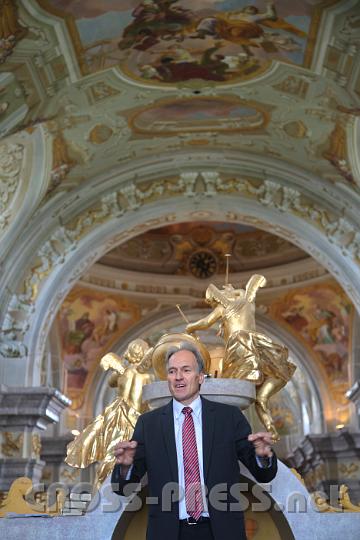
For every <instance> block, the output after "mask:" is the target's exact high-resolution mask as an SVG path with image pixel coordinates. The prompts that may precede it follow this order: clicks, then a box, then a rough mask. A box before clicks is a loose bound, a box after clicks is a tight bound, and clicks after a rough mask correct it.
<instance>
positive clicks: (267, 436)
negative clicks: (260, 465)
mask: <svg viewBox="0 0 360 540" xmlns="http://www.w3.org/2000/svg"><path fill="white" fill-rule="evenodd" d="M248 440H249V441H250V442H252V443H253V445H254V447H255V454H256V455H257V456H258V457H265V458H270V457H272V456H273V451H272V445H273V444H274V440H273V438H272V434H271V433H269V432H268V431H260V432H259V433H252V434H251V435H249V436H248Z"/></svg>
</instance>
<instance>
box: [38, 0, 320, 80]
mask: <svg viewBox="0 0 360 540" xmlns="http://www.w3.org/2000/svg"><path fill="white" fill-rule="evenodd" d="M39 3H40V5H41V6H42V7H44V8H45V9H47V10H48V11H49V12H50V13H54V14H56V15H58V16H59V15H60V16H63V17H66V18H67V22H68V26H69V29H70V33H71V35H72V38H73V42H74V45H75V48H76V50H77V54H78V58H79V63H80V65H81V68H82V71H83V73H84V74H85V73H94V72H96V71H98V70H103V69H106V68H109V67H113V66H119V67H120V69H121V70H122V71H123V72H124V73H126V74H127V75H128V76H130V77H132V78H135V79H141V80H143V81H144V80H145V81H146V80H149V81H152V82H158V83H178V82H184V81H189V80H196V79H200V80H206V81H213V82H218V83H224V82H227V81H234V80H246V79H248V78H251V77H253V76H254V75H256V74H258V73H259V72H260V71H261V70H263V69H264V67H266V66H267V65H268V63H269V61H271V60H282V61H285V62H290V63H293V64H296V65H304V64H305V63H308V61H309V58H311V54H312V47H313V39H312V36H313V35H315V33H316V30H317V24H318V22H319V10H318V9H314V7H313V6H312V5H311V2H307V1H299V2H296V3H293V2H292V3H290V2H288V1H287V0H277V1H276V3H275V2H264V1H258V0H255V1H254V2H253V3H252V4H249V2H248V1H247V0H236V1H235V0H200V1H197V2H196V3H194V2H192V1H191V0H143V1H140V2H139V0H128V1H123V2H117V1H115V0H114V1H110V0H108V1H106V2H100V1H91V2H89V1H87V0H86V1H85V0H83V1H77V2H66V1H65V2H64V1H62V0H46V1H44V0H39Z"/></svg>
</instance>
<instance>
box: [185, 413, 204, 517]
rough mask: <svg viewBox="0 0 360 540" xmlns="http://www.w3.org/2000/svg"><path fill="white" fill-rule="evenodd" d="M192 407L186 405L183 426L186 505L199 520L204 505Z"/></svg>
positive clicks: (190, 513)
mask: <svg viewBox="0 0 360 540" xmlns="http://www.w3.org/2000/svg"><path fill="white" fill-rule="evenodd" d="M192 412H193V411H192V408H191V407H184V408H183V410H182V413H183V414H184V415H185V418H184V422H183V426H182V445H183V461H184V476H185V505H186V511H187V513H188V514H189V516H191V517H193V518H194V519H195V520H198V519H199V517H200V516H201V514H202V512H203V510H204V505H203V500H202V495H201V482H200V468H199V458H198V452H197V446H196V436H195V427H194V420H193V417H192V416H191V413H192Z"/></svg>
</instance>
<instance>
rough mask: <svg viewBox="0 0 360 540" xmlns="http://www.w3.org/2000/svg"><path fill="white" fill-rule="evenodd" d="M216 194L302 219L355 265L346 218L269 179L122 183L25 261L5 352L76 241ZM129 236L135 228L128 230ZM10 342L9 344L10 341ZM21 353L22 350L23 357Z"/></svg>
mask: <svg viewBox="0 0 360 540" xmlns="http://www.w3.org/2000/svg"><path fill="white" fill-rule="evenodd" d="M215 195H230V196H235V197H237V196H241V197H246V198H247V199H254V200H255V201H256V202H258V203H260V204H261V205H262V206H264V207H267V208H271V209H274V210H276V211H279V212H281V213H286V214H287V215H288V214H292V215H294V217H296V218H299V219H302V220H306V221H307V222H308V223H309V224H311V225H312V226H315V227H316V228H317V229H318V230H319V231H320V232H321V233H323V234H324V235H325V236H326V237H327V239H328V241H329V242H331V243H333V244H335V245H336V247H337V248H339V249H340V250H341V253H342V255H343V256H344V257H346V258H349V259H350V260H351V261H353V262H355V263H356V264H359V259H360V233H358V232H357V230H356V227H355V225H352V223H350V221H349V219H348V218H345V217H339V216H336V214H335V211H330V210H329V209H328V208H325V204H324V205H323V207H321V203H320V202H319V201H318V200H317V199H315V197H314V198H311V196H310V194H308V193H306V194H304V193H301V192H300V191H299V190H298V189H295V188H293V187H289V186H286V185H283V184H282V183H281V182H278V181H275V180H272V179H265V180H259V179H245V178H233V177H224V176H223V175H220V174H219V173H218V172H214V171H207V170H204V171H187V172H183V173H181V174H180V175H179V176H178V177H174V178H170V179H168V180H154V181H152V182H146V183H145V182H141V183H135V182H134V181H129V182H127V183H126V184H125V185H124V186H122V187H121V188H120V189H118V190H117V191H113V192H110V193H107V194H105V195H103V196H102V197H101V199H100V203H96V204H95V205H94V206H92V207H90V208H87V209H85V210H83V212H82V213H80V214H79V215H78V216H77V217H75V218H72V219H71V220H70V221H69V222H68V223H66V224H65V225H64V224H62V225H60V226H59V227H58V228H57V229H56V230H55V231H54V232H53V233H52V235H51V236H50V238H49V239H48V240H46V242H45V243H44V244H43V245H42V246H41V247H40V248H39V249H38V251H37V253H36V254H35V256H34V258H33V259H32V260H31V261H30V263H29V267H30V269H29V270H28V271H27V273H26V274H25V277H24V279H23V281H22V285H21V287H19V292H17V293H14V294H13V295H12V297H11V299H10V302H9V305H8V310H7V312H6V314H5V317H4V319H3V324H2V331H3V332H4V337H5V340H8V344H7V346H5V345H2V347H1V348H2V350H3V351H4V352H5V354H6V353H7V351H8V352H10V353H11V356H21V352H20V351H19V350H18V349H17V342H18V341H21V339H22V338H23V337H24V336H25V334H26V332H27V330H28V328H29V318H28V316H27V317H25V316H24V315H25V314H26V313H28V314H29V313H30V314H31V313H33V312H34V310H35V301H36V300H37V298H38V296H39V291H40V288H41V287H43V286H44V283H45V282H46V280H47V278H48V277H49V275H50V274H51V273H52V272H53V271H54V269H55V268H56V269H59V268H60V267H61V266H62V265H63V264H64V263H65V261H66V260H67V257H68V256H69V255H70V254H71V253H72V252H74V251H75V250H76V249H77V247H78V243H79V242H80V240H81V239H83V238H84V237H85V236H86V235H87V234H89V233H90V232H91V231H93V230H94V229H95V228H96V227H98V226H99V225H102V224H104V223H105V222H107V221H109V220H113V219H119V218H121V217H123V216H124V215H125V214H126V213H127V212H129V211H138V210H139V209H140V208H142V207H143V206H144V205H146V204H149V203H152V202H154V201H156V202H159V201H160V200H167V199H171V198H173V197H179V196H185V197H189V198H193V197H195V196H196V197H197V198H198V197H206V198H207V197H214V196H215ZM132 232H133V233H134V230H133V231H132ZM9 342H10V343H9ZM23 352H24V351H22V353H23Z"/></svg>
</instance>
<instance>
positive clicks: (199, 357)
mask: <svg viewBox="0 0 360 540" xmlns="http://www.w3.org/2000/svg"><path fill="white" fill-rule="evenodd" d="M184 350H185V351H189V352H192V353H193V355H194V356H195V359H196V362H197V365H198V369H199V373H203V372H204V371H205V362H204V359H203V357H202V355H201V353H200V351H199V350H198V349H197V348H196V347H195V345H192V344H191V343H188V342H187V341H183V342H182V343H180V344H179V345H178V346H176V345H173V346H172V347H169V349H168V351H167V353H166V355H165V365H166V369H168V367H169V360H170V358H171V356H172V355H173V354H175V353H177V352H179V351H184Z"/></svg>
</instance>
